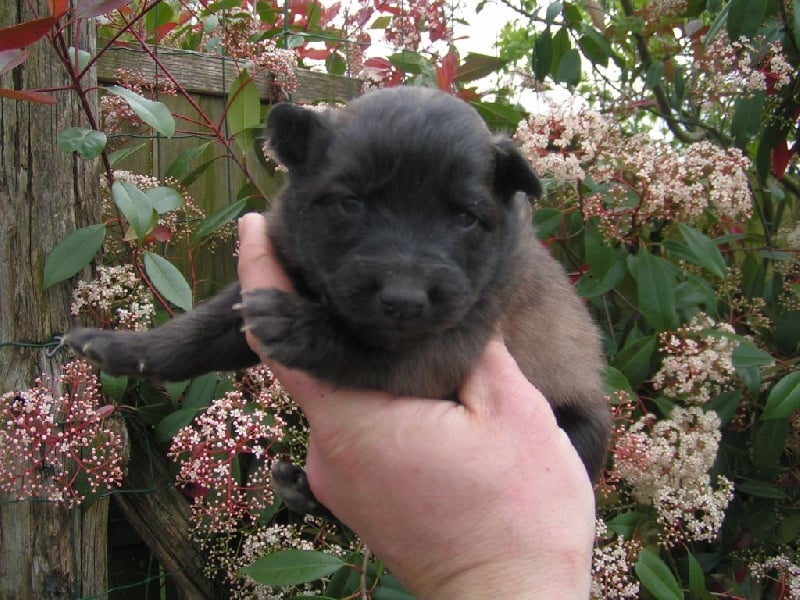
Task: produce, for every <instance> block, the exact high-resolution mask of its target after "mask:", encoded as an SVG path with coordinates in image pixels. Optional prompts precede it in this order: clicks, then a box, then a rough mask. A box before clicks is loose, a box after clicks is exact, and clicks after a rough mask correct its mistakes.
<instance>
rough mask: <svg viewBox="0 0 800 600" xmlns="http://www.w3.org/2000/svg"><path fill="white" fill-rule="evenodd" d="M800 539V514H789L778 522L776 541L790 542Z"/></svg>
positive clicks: (781, 542)
mask: <svg viewBox="0 0 800 600" xmlns="http://www.w3.org/2000/svg"><path fill="white" fill-rule="evenodd" d="M797 539H800V514H794V515H788V516H786V517H784V518H783V519H781V522H780V523H779V524H778V535H777V539H776V541H777V542H778V543H779V544H788V543H790V542H794V541H796V540H797Z"/></svg>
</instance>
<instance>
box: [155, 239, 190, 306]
mask: <svg viewBox="0 0 800 600" xmlns="http://www.w3.org/2000/svg"><path fill="white" fill-rule="evenodd" d="M144 270H145V271H146V272H147V276H148V277H149V278H150V281H152V282H153V285H154V286H155V287H156V289H157V290H158V291H159V292H160V293H161V294H162V295H163V296H164V298H166V299H167V300H169V301H170V302H172V304H174V305H175V306H177V307H179V308H182V309H183V310H185V311H190V310H192V289H191V288H190V287H189V284H188V283H186V279H185V278H184V276H183V274H182V273H181V272H180V271H179V270H178V269H177V267H175V265H173V264H172V263H171V262H169V261H168V260H167V259H166V258H164V257H163V256H159V255H158V254H153V253H152V252H145V254H144Z"/></svg>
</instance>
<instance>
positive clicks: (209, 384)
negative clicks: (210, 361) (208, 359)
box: [183, 373, 217, 409]
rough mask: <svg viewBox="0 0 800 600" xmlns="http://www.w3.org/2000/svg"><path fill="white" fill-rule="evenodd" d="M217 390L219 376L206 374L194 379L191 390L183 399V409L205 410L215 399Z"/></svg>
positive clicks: (190, 385) (190, 386)
mask: <svg viewBox="0 0 800 600" xmlns="http://www.w3.org/2000/svg"><path fill="white" fill-rule="evenodd" d="M216 389H217V374H216V373H206V374H205V375H200V376H199V377H195V378H194V379H192V382H191V384H189V389H188V390H187V391H186V395H185V396H184V397H183V408H195V409H199V408H205V407H207V406H208V405H209V404H211V401H212V400H213V399H214V392H215V391H216Z"/></svg>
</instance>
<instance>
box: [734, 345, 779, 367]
mask: <svg viewBox="0 0 800 600" xmlns="http://www.w3.org/2000/svg"><path fill="white" fill-rule="evenodd" d="M732 359H733V366H734V367H735V368H736V370H739V369H749V368H753V367H764V366H766V365H771V364H772V363H773V362H774V359H773V358H772V355H771V354H769V353H767V352H764V351H763V350H760V349H759V348H756V347H755V346H754V345H753V343H752V342H750V341H748V340H746V339H744V338H742V339H740V340H739V345H738V346H736V348H735V349H734V351H733V356H732Z"/></svg>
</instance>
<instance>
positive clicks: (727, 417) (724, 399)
mask: <svg viewBox="0 0 800 600" xmlns="http://www.w3.org/2000/svg"><path fill="white" fill-rule="evenodd" d="M743 395H744V394H743V393H742V390H730V391H728V392H723V393H722V394H720V395H719V396H717V397H716V398H714V399H712V400H710V401H709V402H706V405H705V407H706V409H710V410H713V411H714V412H715V413H717V414H718V415H719V419H720V421H721V422H722V426H723V427H724V426H726V425H727V424H728V423H730V422H731V419H733V417H734V415H735V414H736V410H737V409H738V408H739V403H740V402H741V401H742V397H743Z"/></svg>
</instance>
